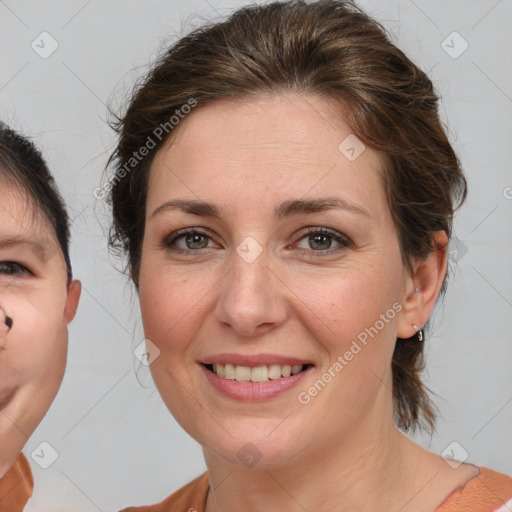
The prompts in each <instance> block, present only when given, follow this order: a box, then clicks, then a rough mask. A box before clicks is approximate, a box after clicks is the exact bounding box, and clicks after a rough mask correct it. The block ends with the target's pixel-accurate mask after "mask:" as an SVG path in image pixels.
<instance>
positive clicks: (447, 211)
mask: <svg viewBox="0 0 512 512" xmlns="http://www.w3.org/2000/svg"><path fill="white" fill-rule="evenodd" d="M281 91H298V92H301V93H310V94H316V95H321V96H322V97H325V98H326V99H327V98H328V99H329V100H334V101H335V102H337V103H338V104H339V105H340V106H341V107H342V108H343V111H344V113H345V116H346V117H345V120H346V121H347V122H348V124H349V125H350V126H351V128H352V130H353V131H354V133H355V134H356V135H357V136H358V137H359V138H360V139H361V140H362V141H363V142H364V143H365V144H367V145H368V146H370V147H373V148H374V149H376V150H378V151H380V152H381V153H382V154H383V157H384V160H385V165H384V172H383V181H384V187H385V191H386V194H387V200H388V204H389V208H390V211H391V214H392V217H393V219H394V222H395V225H396V227H397V231H398V238H399V243H400V249H401V253H402V259H403V262H404V265H405V266H406V268H407V269H409V270H411V268H412V264H413V262H414V261H415V260H418V259H423V258H425V257H426V256H427V255H428V254H430V253H431V252H432V251H433V250H436V248H435V247H433V246H432V245H431V235H432V233H433V232H435V231H438V230H444V231H446V233H447V235H448V237H450V235H451V226H452V218H453V212H454V210H455V209H456V208H457V207H458V206H459V205H460V204H462V202H463V201H464V199H465V196H466V181H465V179H464V176H463V174H462V171H461V169H460V165H459V161H458V159H457V156H456V155H455V153H454V151H453V149H452V147H451V145H450V143H449V141H448V138H447V136H446V133H445V131H444V129H443V126H442V124H441V122H440V119H439V115H438V109H437V101H438V98H437V95H436V93H435V92H434V90H433V85H432V82H431V81H430V79H429V78H428V76H427V75H426V74H425V73H424V72H423V71H421V70H420V69H419V68H418V67H417V66H416V65H414V64H413V63H412V62H411V61H410V60H409V59H408V58H407V57H406V56H405V55H404V53H403V52H402V51H401V50H399V49H398V48H397V47H396V46H395V45H394V44H393V43H392V42H391V41H390V39H389V37H388V36H387V34H386V31H385V29H384V28H383V27H382V26H381V25H380V24H379V23H377V22H376V21H375V20H373V19H371V18H370V17H368V16H367V15H366V14H365V13H364V12H362V11H361V10H360V9H359V7H357V6H356V5H355V4H354V3H352V2H348V1H342V0H320V1H318V2H314V3H306V2H305V1H304V0H292V1H287V2H275V3H271V4H267V5H262V6H257V5H252V6H248V7H244V8H241V9H239V10H238V11H236V12H235V13H234V14H232V15H231V16H230V17H229V18H228V19H227V20H225V21H223V22H220V23H212V24H210V25H205V26H203V27H201V28H198V29H196V30H194V31H192V32H191V33H190V34H188V35H187V36H185V37H183V38H181V39H180V40H179V41H177V42H176V43H175V44H173V45H172V46H171V47H170V48H169V49H168V50H167V51H166V52H165V53H164V54H163V55H162V56H161V57H160V59H159V60H158V61H157V62H156V63H155V64H154V66H153V68H152V70H151V71H150V72H149V73H148V75H147V76H146V77H145V78H144V79H143V81H141V82H140V83H139V84H138V85H137V86H136V87H135V89H134V92H133V95H132V97H131V99H130V103H129V107H128V109H127V111H126V113H125V115H124V116H122V117H120V118H117V121H115V122H113V127H114V129H115V130H116V131H117V134H118V137H119V140H118V144H117V147H116V150H115V152H114V153H113V154H112V156H111V158H110V160H109V164H112V165H113V167H114V177H113V178H112V179H111V185H112V189H111V194H110V201H111V203H112V208H113V225H112V228H111V233H110V245H111V247H112V248H114V249H121V251H124V252H125V253H127V254H128V257H129V258H128V268H129V270H130V273H131V277H132V279H133V281H134V283H135V285H136V286H137V282H138V274H139V266H140V256H141V245H142V240H143V236H144V220H145V204H146V195H147V182H148V174H149V171H150V166H151V162H152V160H153V158H154V156H155V153H156V152H157V151H158V149H159V148H160V147H161V146H162V144H163V143H164V142H166V141H167V140H168V139H169V137H170V135H167V134H168V133H170V134H171V135H172V131H171V129H169V130H167V129H166V130H165V131H166V136H164V137H160V138H159V137H157V136H156V134H157V133H163V132H162V130H161V128H160V131H158V128H157V127H162V126H167V127H169V124H170V123H169V119H170V117H171V116H173V115H175V114H176V115H177V114H179V113H180V112H183V110H182V108H184V105H186V104H187V103H188V104H190V102H191V101H193V102H195V104H196V105H199V106H200V105H205V104H208V103H211V102H213V101H216V100H219V99H227V98H231V99H236V100H243V99H245V98H249V97H250V96H253V95H256V94H261V93H264V92H270V93H274V94H275V93H279V92H281ZM180 117H181V116H180ZM176 119H177V117H176ZM166 123H167V124H166ZM154 139H156V140H154ZM150 140H151V141H152V143H153V149H152V150H151V151H149V153H148V154H147V155H146V156H145V157H144V158H140V161H139V159H138V158H137V160H135V159H134V155H136V154H138V151H139V150H140V148H142V147H144V146H146V147H149V144H148V141H150ZM129 162H130V166H128V165H127V164H128V163H129ZM132 164H133V165H132ZM445 284H446V283H444V284H443V291H444V289H445ZM423 369H424V360H423V343H422V342H420V340H419V339H418V337H417V336H416V335H415V336H413V337H412V338H409V339H406V340H400V339H399V340H397V343H396V347H395V351H394V354H393V363H392V371H393V398H394V405H395V417H396V422H397V425H398V426H400V427H401V428H404V429H415V428H416V427H420V428H425V429H427V430H430V431H432V430H433V428H434V423H435V412H434V407H433V405H432V403H431V401H430V398H429V395H428V390H427V389H426V387H425V386H424V384H423V383H422V381H421V379H420V373H421V371H422V370H423Z"/></svg>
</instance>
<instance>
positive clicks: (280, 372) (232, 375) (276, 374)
mask: <svg viewBox="0 0 512 512" xmlns="http://www.w3.org/2000/svg"><path fill="white" fill-rule="evenodd" d="M203 366H204V367H205V368H206V369H207V370H208V371H210V372H211V373H214V374H215V375H217V376H219V377H221V378H223V379H227V380H235V381H237V382H268V381H270V380H280V379H286V378H288V377H290V376H292V375H297V374H299V373H302V372H305V371H306V370H307V369H308V368H310V367H312V366H313V365H311V364H294V365H291V364H270V365H261V366H243V365H235V364H220V363H214V364H204V365H203Z"/></svg>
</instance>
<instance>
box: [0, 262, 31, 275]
mask: <svg viewBox="0 0 512 512" xmlns="http://www.w3.org/2000/svg"><path fill="white" fill-rule="evenodd" d="M26 273H30V272H29V270H28V269H27V267H25V266H23V265H22V264H21V263H16V262H15V261H0V274H5V275H8V276H16V275H22V274H26Z"/></svg>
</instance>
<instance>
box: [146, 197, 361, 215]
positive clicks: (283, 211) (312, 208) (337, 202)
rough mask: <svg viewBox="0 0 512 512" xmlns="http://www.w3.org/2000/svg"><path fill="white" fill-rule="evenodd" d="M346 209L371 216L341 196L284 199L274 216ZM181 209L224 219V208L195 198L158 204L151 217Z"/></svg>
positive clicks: (275, 210)
mask: <svg viewBox="0 0 512 512" xmlns="http://www.w3.org/2000/svg"><path fill="white" fill-rule="evenodd" d="M333 209H338V210H344V211H348V212H351V213H356V214H359V215H364V216H366V217H368V218H371V215H370V214H369V212H368V211H367V210H365V209H364V208H363V207H362V206H359V205H356V204H354V203H351V202H348V201H346V200H345V199H341V198H339V197H326V198H320V199H290V200H288V201H284V202H283V203H281V204H280V205H279V206H277V207H276V208H275V209H274V216H275V217H276V218H277V219H278V220H282V219H284V218H286V217H290V216H292V215H298V214H301V213H306V214H311V213H319V212H324V211H327V210H333ZM166 210H180V211H182V212H184V213H188V214H191V215H197V216H199V217H212V218H214V219H219V220H221V219H222V211H223V210H222V208H219V207H218V206H217V205H215V204H212V203H207V202H204V201H198V200H194V199H172V200H170V201H166V202H165V203H163V204H161V205H160V206H158V207H157V208H156V209H155V210H154V211H153V213H152V214H151V217H154V216H155V215H157V214H159V213H161V212H163V211H166Z"/></svg>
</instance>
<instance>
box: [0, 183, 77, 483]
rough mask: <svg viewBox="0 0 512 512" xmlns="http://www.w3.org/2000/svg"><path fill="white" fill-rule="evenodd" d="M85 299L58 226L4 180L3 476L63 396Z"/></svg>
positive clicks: (0, 312)
mask: <svg viewBox="0 0 512 512" xmlns="http://www.w3.org/2000/svg"><path fill="white" fill-rule="evenodd" d="M79 297H80V282H79V281H72V282H71V283H68V277H67V269H66V264H65V260H64V257H63V254H62V251H61V250H60V246H59V244H58V242H57V238H56V235H55V231H54V229H53V227H52V226H50V225H49V224H48V222H47V221H46V219H45V218H44V216H43V214H42V213H41V212H39V211H38V210H37V208H36V207H35V206H34V202H33V201H32V200H31V199H30V198H29V197H28V196H27V194H26V193H25V192H24V191H23V190H20V189H19V188H18V187H16V186H14V185H11V184H9V183H6V182H5V180H0V440H1V442H0V478H2V477H3V476H4V474H5V473H6V472H7V470H8V469H9V467H10V466H11V465H12V463H13V462H14V461H15V460H16V458H17V456H18V455H19V453H20V451H21V450H22V448H23V446H24V445H25V443H26V441H27V439H28V438H29V437H30V435H31V434H32V433H33V431H34V430H35V428H36V427H37V425H38V424H39V423H40V421H41V420H42V418H43V417H44V415H45V414H46V412H47V411H48V408H49V407H50V404H51V403H52V401H53V399H54V398H55V396H56V394H57V391H58V389H59V386H60V384H61V381H62V378H63V376H64V370H65V366H66V357H67V343H68V333H67V326H68V323H69V322H70V321H71V320H72V319H73V317H74V315H75V312H76V308H77V305H78V300H79Z"/></svg>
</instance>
